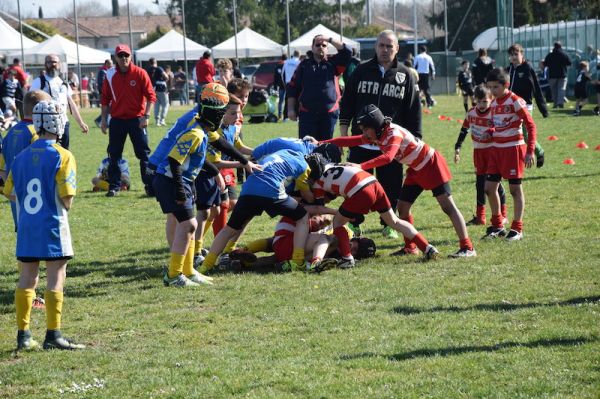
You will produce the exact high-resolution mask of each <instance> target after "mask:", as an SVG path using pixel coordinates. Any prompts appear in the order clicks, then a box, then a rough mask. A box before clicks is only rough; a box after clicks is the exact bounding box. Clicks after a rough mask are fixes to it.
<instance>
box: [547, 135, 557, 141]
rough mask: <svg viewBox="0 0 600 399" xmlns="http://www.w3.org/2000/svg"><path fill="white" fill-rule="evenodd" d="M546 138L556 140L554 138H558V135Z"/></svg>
mask: <svg viewBox="0 0 600 399" xmlns="http://www.w3.org/2000/svg"><path fill="white" fill-rule="evenodd" d="M548 140H550V141H556V140H558V136H548Z"/></svg>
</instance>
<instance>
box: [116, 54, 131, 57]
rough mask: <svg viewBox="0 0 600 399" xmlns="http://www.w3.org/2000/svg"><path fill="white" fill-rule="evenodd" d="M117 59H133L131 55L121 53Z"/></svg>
mask: <svg viewBox="0 0 600 399" xmlns="http://www.w3.org/2000/svg"><path fill="white" fill-rule="evenodd" d="M117 57H119V58H129V57H131V54H127V53H119V54H117Z"/></svg>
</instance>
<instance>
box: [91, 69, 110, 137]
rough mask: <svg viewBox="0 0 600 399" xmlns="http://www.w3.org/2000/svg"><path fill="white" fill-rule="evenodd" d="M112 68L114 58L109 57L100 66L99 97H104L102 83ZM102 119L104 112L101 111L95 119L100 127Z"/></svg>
mask: <svg viewBox="0 0 600 399" xmlns="http://www.w3.org/2000/svg"><path fill="white" fill-rule="evenodd" d="M110 68H112V60H111V59H110V58H109V59H107V60H104V65H102V66H101V67H100V69H99V70H98V98H99V99H102V83H103V82H104V79H105V78H106V71H108V70H109V69H110ZM101 120H102V112H100V115H98V117H97V118H96V119H94V122H95V123H96V126H98V127H100V121H101Z"/></svg>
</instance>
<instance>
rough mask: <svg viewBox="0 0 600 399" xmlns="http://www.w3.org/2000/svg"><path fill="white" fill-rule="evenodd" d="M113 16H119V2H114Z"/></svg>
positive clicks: (113, 0) (117, 0) (115, 0)
mask: <svg viewBox="0 0 600 399" xmlns="http://www.w3.org/2000/svg"><path fill="white" fill-rule="evenodd" d="M112 16H113V17H118V16H119V0H112Z"/></svg>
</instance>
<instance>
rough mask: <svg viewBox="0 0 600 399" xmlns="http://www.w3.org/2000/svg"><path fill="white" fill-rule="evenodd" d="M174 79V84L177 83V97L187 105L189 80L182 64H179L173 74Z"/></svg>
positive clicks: (181, 102) (182, 103)
mask: <svg viewBox="0 0 600 399" xmlns="http://www.w3.org/2000/svg"><path fill="white" fill-rule="evenodd" d="M173 79H174V82H175V83H174V85H175V92H176V93H177V98H178V99H179V103H180V104H181V105H187V104H188V101H189V100H188V89H187V88H188V86H187V85H188V82H187V76H186V75H185V72H184V71H183V67H182V66H178V67H177V70H176V71H175V74H174V75H173Z"/></svg>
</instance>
